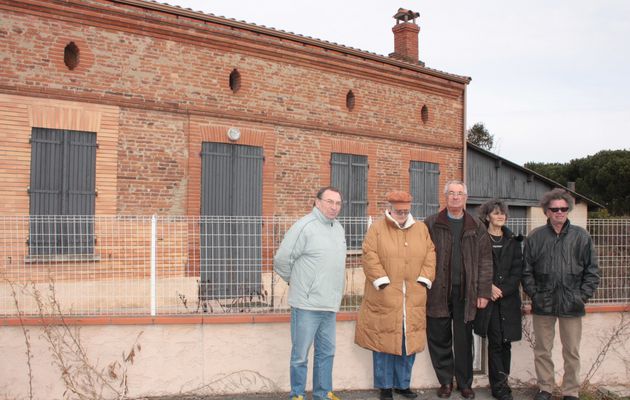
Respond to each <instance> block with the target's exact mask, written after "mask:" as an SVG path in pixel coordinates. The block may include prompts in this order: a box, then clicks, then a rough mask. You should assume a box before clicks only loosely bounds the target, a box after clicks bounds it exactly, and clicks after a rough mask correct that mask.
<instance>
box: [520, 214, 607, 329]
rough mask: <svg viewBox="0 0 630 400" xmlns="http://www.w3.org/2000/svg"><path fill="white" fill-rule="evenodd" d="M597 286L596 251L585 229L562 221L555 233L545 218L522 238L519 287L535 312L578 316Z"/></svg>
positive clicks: (583, 312) (538, 313) (583, 311)
mask: <svg viewBox="0 0 630 400" xmlns="http://www.w3.org/2000/svg"><path fill="white" fill-rule="evenodd" d="M598 285H599V268H598V263H597V253H596V252H595V246H594V245H593V240H592V239H591V236H590V235H589V234H588V232H587V231H586V230H585V229H584V228H581V227H579V226H575V225H572V224H571V223H570V222H569V221H568V220H567V222H565V224H564V226H563V227H562V230H561V231H560V233H559V234H557V233H556V231H555V230H554V229H553V226H552V225H551V223H550V222H549V221H547V224H546V225H543V226H540V227H538V228H536V229H534V230H533V231H532V232H531V233H530V234H529V236H528V237H527V240H526V241H525V267H524V269H523V290H525V293H527V295H528V296H529V297H530V298H531V299H532V312H533V313H534V314H536V315H555V316H558V317H581V316H583V315H584V314H585V310H584V304H585V303H586V302H587V301H588V299H590V298H591V297H592V296H593V294H594V293H595V290H596V289H597V286H598Z"/></svg>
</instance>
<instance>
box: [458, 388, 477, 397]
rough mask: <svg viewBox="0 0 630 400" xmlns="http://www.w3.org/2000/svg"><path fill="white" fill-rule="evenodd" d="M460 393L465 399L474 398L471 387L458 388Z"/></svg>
mask: <svg viewBox="0 0 630 400" xmlns="http://www.w3.org/2000/svg"><path fill="white" fill-rule="evenodd" d="M459 391H460V392H461V394H462V397H463V398H465V399H474V398H475V392H474V390H472V389H471V388H463V389H460V390H459Z"/></svg>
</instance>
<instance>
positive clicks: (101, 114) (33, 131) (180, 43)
mask: <svg viewBox="0 0 630 400" xmlns="http://www.w3.org/2000/svg"><path fill="white" fill-rule="evenodd" d="M383 17H384V18H388V16H383ZM418 17H419V14H418V13H415V12H412V11H409V10H404V9H399V10H398V12H397V13H396V14H395V15H394V19H395V24H394V26H393V29H392V31H393V39H394V40H393V43H392V44H393V45H394V52H393V53H392V54H390V55H389V56H380V55H376V54H373V53H369V52H365V51H361V50H357V49H353V48H349V47H345V46H343V45H338V44H333V43H329V42H325V41H320V40H317V39H312V38H307V37H303V36H299V35H296V34H292V33H286V32H282V31H278V30H274V29H270V28H265V27H260V26H256V25H253V24H247V23H244V22H237V21H234V20H229V19H225V18H220V17H216V16H213V15H210V14H204V13H200V12H193V11H190V10H186V9H182V8H179V7H173V6H169V5H166V4H160V3H155V2H149V1H143V0H82V1H74V0H71V1H56V0H12V1H6V0H0V35H1V37H2V40H1V41H0V54H2V55H3V60H2V61H3V68H2V70H1V71H0V141H1V142H2V150H1V152H0V179H1V180H2V182H3V183H4V184H3V185H2V187H0V196H1V198H2V202H0V216H4V217H7V216H30V219H27V220H25V221H26V222H22V225H21V226H17V227H16V226H15V225H16V224H13V225H12V226H8V225H7V227H0V230H2V231H3V232H4V235H1V236H3V237H4V238H5V239H3V238H2V237H0V247H4V248H6V249H9V250H7V251H10V255H8V256H7V257H6V258H7V259H9V258H10V259H11V260H12V261H11V262H10V263H8V264H6V266H5V269H4V271H3V272H4V273H6V274H7V275H8V276H9V277H11V278H15V279H18V278H19V277H23V276H25V275H24V274H23V271H29V273H28V276H30V278H31V279H35V280H38V281H40V282H43V281H45V280H46V279H48V273H47V271H48V268H49V267H50V266H51V265H54V266H55V269H56V270H58V271H66V272H68V274H66V275H58V276H57V277H56V279H57V280H58V281H60V280H63V281H68V280H70V281H71V280H74V279H76V278H77V277H83V278H84V277H87V278H88V279H89V280H94V281H99V282H107V280H109V279H111V278H112V277H116V278H120V279H126V278H127V279H128V278H134V277H142V278H145V277H148V276H149V273H150V269H149V268H148V260H149V258H150V254H149V252H150V245H149V242H148V240H149V239H148V235H147V233H146V232H147V229H148V230H149V231H150V227H148V228H146V227H145V226H142V227H140V228H138V226H137V223H136V222H135V221H129V222H128V221H127V220H123V219H116V221H115V222H111V221H109V222H108V223H109V225H107V224H105V223H99V221H98V220H94V219H93V218H94V217H105V216H150V215H156V214H157V215H161V216H256V217H258V216H260V217H275V216H290V217H295V216H298V215H302V214H304V213H305V212H307V211H308V210H309V209H310V208H311V207H312V202H313V196H314V194H315V192H316V190H317V189H318V188H319V187H322V186H326V185H330V184H332V185H334V186H337V187H339V188H340V189H341V191H342V193H343V195H344V207H343V210H342V216H344V217H367V216H375V215H377V214H379V213H380V212H381V209H382V206H383V205H384V204H383V199H384V197H385V193H387V192H388V191H390V190H394V189H407V190H410V191H411V192H412V193H413V194H414V197H415V199H414V201H415V203H414V205H413V206H414V209H413V210H412V211H413V213H414V215H415V216H417V217H421V216H424V215H428V214H430V213H433V212H435V211H437V209H438V208H439V205H440V202H441V201H442V198H443V196H441V195H440V194H439V193H440V190H439V188H440V187H442V186H443V184H444V183H445V182H446V181H447V180H449V179H462V178H463V176H464V174H463V165H464V159H465V156H464V154H465V153H464V147H465V145H464V126H465V93H466V85H467V84H468V82H469V80H470V79H469V78H467V77H462V76H456V75H452V74H448V73H445V72H441V71H436V70H433V69H429V68H426V67H425V66H424V63H422V62H420V61H419V58H418V34H419V31H420V28H419V27H418V25H417V24H416V20H417V18H418ZM40 216H41V218H40ZM51 216H61V218H56V217H55V218H52V219H51V218H50V217H51ZM74 216H80V217H76V218H75V217H74ZM114 223H115V226H114V225H112V224H114ZM348 224H352V222H350V223H347V224H346V229H347V231H349V232H350V231H353V232H352V233H349V234H348V239H349V240H350V241H349V245H350V246H349V247H350V248H351V249H355V250H356V249H357V248H359V247H360V244H361V238H362V232H363V231H364V229H365V220H360V222H357V223H356V225H348ZM179 225H180V226H179V227H178V228H177V229H179V230H180V231H182V232H184V233H183V234H182V235H181V236H179V237H174V236H173V235H168V234H165V235H163V237H161V238H160V240H162V244H163V245H164V246H167V245H170V248H169V250H168V251H169V256H170V258H171V259H172V260H174V261H172V262H171V263H168V265H167V266H164V267H163V268H162V269H159V268H158V272H157V273H158V275H159V276H160V277H166V278H169V277H183V276H185V277H186V278H188V279H187V280H186V282H185V284H184V285H185V286H186V288H187V289H185V290H184V289H182V290H181V291H184V292H186V293H188V295H189V296H190V297H195V295H194V294H192V293H194V291H195V290H197V289H196V284H195V279H200V281H201V282H202V286H201V287H200V288H199V289H198V291H199V293H200V294H199V298H203V299H207V298H216V297H217V296H219V297H222V298H223V297H226V296H227V297H240V296H243V295H251V294H257V293H261V292H262V291H263V289H262V287H270V286H272V285H271V284H270V283H267V284H265V283H264V282H270V281H271V277H270V275H271V274H270V270H271V268H270V262H271V257H272V256H273V250H274V243H272V240H271V239H270V236H269V235H268V234H263V233H261V228H262V224H261V222H260V221H254V222H251V223H249V222H243V223H241V224H240V225H239V227H237V228H234V227H227V228H226V225H225V224H223V225H222V224H218V225H216V226H215V225H212V224H211V223H209V222H204V223H202V224H200V225H201V226H200V227H199V224H196V225H195V224H194V223H193V224H190V225H185V222H182V223H181V224H179ZM112 226H114V227H113V228H112ZM145 228H146V229H145ZM215 228H216V229H215ZM224 228H225V229H230V231H229V232H227V233H224V231H222V230H221V229H224ZM132 230H133V233H126V232H131V231H132ZM211 232H212V233H211ZM216 232H221V233H219V234H216ZM244 232H245V233H244ZM123 233H125V234H124V235H123ZM178 238H179V239H178ZM180 239H181V240H182V241H183V243H186V244H182V245H175V244H173V242H172V241H173V240H180ZM125 246H126V247H125ZM136 247H137V248H139V249H141V250H138V251H136V250H135V248H136ZM7 254H9V253H7ZM355 256H356V254H355ZM355 258H356V257H355ZM235 259H238V260H240V261H238V262H236V261H233V260H235ZM226 260H227V261H226ZM353 260H354V261H353ZM355 261H356V260H355V259H352V260H350V261H349V263H350V264H352V263H353V262H355ZM51 262H53V263H54V264H51ZM61 263H64V264H63V265H62V264H61ZM87 263H90V264H89V265H88V264H87ZM228 264H229V265H228ZM123 268H124V269H123ZM167 268H168V269H167ZM200 271H201V278H200V275H199V273H200ZM234 271H237V273H238V274H243V273H245V275H247V276H248V278H243V279H244V280H245V281H246V283H243V282H241V281H239V282H240V283H235V282H234V280H235V279H234V278H233V275H231V274H233V273H234ZM262 272H265V275H262ZM212 274H215V275H212ZM34 277H35V278H34ZM239 279H240V278H239ZM235 287H238V289H234V288H235ZM230 288H232V289H230ZM234 290H237V292H235V291H234ZM181 291H180V293H181ZM174 292H175V291H172V292H170V300H169V301H171V302H174V303H177V302H178V298H177V296H176V295H175V293H174ZM75 307H76V306H75Z"/></svg>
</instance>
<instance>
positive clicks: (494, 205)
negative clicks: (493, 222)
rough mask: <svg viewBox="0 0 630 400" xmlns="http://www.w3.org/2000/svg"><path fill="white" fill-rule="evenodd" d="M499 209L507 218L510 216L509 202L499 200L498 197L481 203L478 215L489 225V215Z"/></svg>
mask: <svg viewBox="0 0 630 400" xmlns="http://www.w3.org/2000/svg"><path fill="white" fill-rule="evenodd" d="M497 209H498V210H499V212H501V214H505V216H506V218H507V217H509V214H508V206H507V204H505V202H504V201H503V200H499V199H496V198H495V199H492V200H488V201H486V202H485V203H483V204H482V205H480V206H479V210H477V215H478V216H479V218H480V219H481V220H482V221H483V222H484V223H485V224H486V225H488V220H487V218H488V215H490V214H491V213H492V212H493V211H494V210H497Z"/></svg>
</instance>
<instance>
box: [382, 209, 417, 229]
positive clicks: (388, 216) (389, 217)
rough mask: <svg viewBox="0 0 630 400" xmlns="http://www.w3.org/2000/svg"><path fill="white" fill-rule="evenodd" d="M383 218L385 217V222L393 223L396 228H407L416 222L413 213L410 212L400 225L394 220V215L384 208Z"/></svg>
mask: <svg viewBox="0 0 630 400" xmlns="http://www.w3.org/2000/svg"><path fill="white" fill-rule="evenodd" d="M385 218H386V219H387V222H389V223H391V224H393V225H394V226H395V227H396V228H399V229H408V228H409V227H411V225H413V224H415V223H416V220H414V219H413V215H411V213H409V214H408V215H407V220H406V221H405V223H404V224H403V225H402V226H400V224H399V223H398V221H396V220H395V219H394V217H392V215H391V214H390V212H389V210H385Z"/></svg>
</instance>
